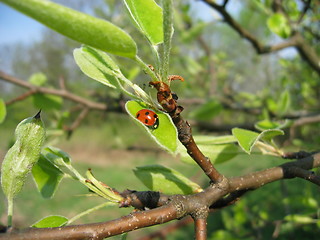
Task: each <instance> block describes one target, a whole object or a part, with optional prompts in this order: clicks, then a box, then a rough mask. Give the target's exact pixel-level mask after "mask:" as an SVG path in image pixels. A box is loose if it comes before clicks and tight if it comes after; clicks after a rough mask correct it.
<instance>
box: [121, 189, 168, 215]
mask: <svg viewBox="0 0 320 240" xmlns="http://www.w3.org/2000/svg"><path fill="white" fill-rule="evenodd" d="M121 196H123V197H125V199H126V200H125V201H124V202H123V203H122V204H121V205H120V207H129V206H132V207H134V208H136V209H140V210H145V209H153V208H156V207H159V206H162V205H164V204H166V203H167V202H168V198H167V196H165V195H162V194H160V193H159V192H154V191H141V192H138V191H134V190H129V189H127V190H125V191H124V192H123V193H121Z"/></svg>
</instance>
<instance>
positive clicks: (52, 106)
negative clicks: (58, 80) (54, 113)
mask: <svg viewBox="0 0 320 240" xmlns="http://www.w3.org/2000/svg"><path fill="white" fill-rule="evenodd" d="M32 100H33V104H34V106H35V107H36V108H39V109H42V110H46V111H50V110H60V109H61V107H62V104H63V98H62V97H60V96H56V95H52V94H42V93H35V94H33V95H32Z"/></svg>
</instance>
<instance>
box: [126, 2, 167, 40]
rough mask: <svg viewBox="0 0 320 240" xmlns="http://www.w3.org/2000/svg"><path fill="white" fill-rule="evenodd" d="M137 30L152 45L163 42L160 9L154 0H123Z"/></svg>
mask: <svg viewBox="0 0 320 240" xmlns="http://www.w3.org/2000/svg"><path fill="white" fill-rule="evenodd" d="M124 3H125V5H126V7H127V9H128V11H129V13H130V15H131V17H132V19H133V21H134V23H135V24H136V26H137V27H138V28H139V30H140V31H141V32H142V33H143V34H144V35H145V36H146V37H147V38H148V39H149V41H150V42H151V44H152V45H157V44H159V43H162V42H163V25H162V22H163V16H162V9H161V7H159V6H158V5H157V3H156V2H155V1H154V0H124Z"/></svg>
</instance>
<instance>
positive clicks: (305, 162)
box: [229, 153, 320, 192]
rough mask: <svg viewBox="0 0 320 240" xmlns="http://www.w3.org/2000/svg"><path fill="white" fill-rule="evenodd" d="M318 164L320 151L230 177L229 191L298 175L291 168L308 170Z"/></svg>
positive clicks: (319, 164) (262, 184)
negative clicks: (271, 166)
mask: <svg viewBox="0 0 320 240" xmlns="http://www.w3.org/2000/svg"><path fill="white" fill-rule="evenodd" d="M319 166H320V153H317V154H314V155H312V156H309V157H306V158H303V159H300V160H297V161H295V162H288V163H285V164H282V165H280V166H278V167H273V168H269V169H266V170H262V171H258V172H254V173H250V174H247V175H244V176H241V177H234V178H230V179H229V187H230V189H229V191H230V192H234V191H239V190H252V189H256V188H259V187H262V186H264V185H265V184H268V183H271V182H274V181H277V180H280V179H289V178H293V177H300V176H299V175H293V174H292V173H293V172H294V171H292V170H291V168H300V169H304V170H309V169H312V168H315V167H319Z"/></svg>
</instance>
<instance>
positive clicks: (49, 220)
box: [31, 215, 68, 228]
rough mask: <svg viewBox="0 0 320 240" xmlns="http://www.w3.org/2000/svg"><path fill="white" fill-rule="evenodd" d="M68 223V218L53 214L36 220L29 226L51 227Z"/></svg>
mask: <svg viewBox="0 0 320 240" xmlns="http://www.w3.org/2000/svg"><path fill="white" fill-rule="evenodd" d="M67 223H68V218H66V217H64V216H59V215H54V216H48V217H45V218H43V219H41V220H39V221H38V222H36V223H34V224H33V225H32V226H31V227H34V228H51V227H61V226H64V225H65V224H67Z"/></svg>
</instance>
